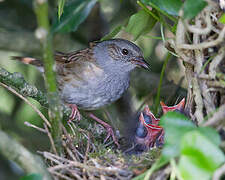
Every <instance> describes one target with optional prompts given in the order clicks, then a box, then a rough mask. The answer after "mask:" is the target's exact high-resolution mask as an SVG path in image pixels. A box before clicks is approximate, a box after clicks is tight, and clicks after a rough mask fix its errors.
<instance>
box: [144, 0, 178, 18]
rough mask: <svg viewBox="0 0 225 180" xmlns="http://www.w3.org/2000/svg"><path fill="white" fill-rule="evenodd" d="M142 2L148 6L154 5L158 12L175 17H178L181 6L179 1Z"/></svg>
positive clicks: (153, 0)
mask: <svg viewBox="0 0 225 180" xmlns="http://www.w3.org/2000/svg"><path fill="white" fill-rule="evenodd" d="M142 2H143V3H145V4H148V5H152V4H154V5H155V6H157V7H158V8H159V9H160V10H162V11H165V12H166V13H168V14H170V15H175V16H178V13H179V10H180V8H181V6H182V1H181V0H166V1H165V0H142Z"/></svg>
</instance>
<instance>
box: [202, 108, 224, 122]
mask: <svg viewBox="0 0 225 180" xmlns="http://www.w3.org/2000/svg"><path fill="white" fill-rule="evenodd" d="M224 119H225V104H224V105H222V106H220V107H219V109H218V111H217V112H215V113H214V114H213V116H212V117H211V118H210V119H209V120H208V121H207V122H205V123H204V124H203V125H202V126H215V125H216V124H218V123H219V122H220V121H222V120H224Z"/></svg>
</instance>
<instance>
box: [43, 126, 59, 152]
mask: <svg viewBox="0 0 225 180" xmlns="http://www.w3.org/2000/svg"><path fill="white" fill-rule="evenodd" d="M44 127H45V130H46V132H47V135H48V138H49V141H50V143H51V146H52V150H53V152H54V153H55V154H58V153H57V151H56V147H55V144H54V141H53V139H52V135H51V133H50V132H49V130H48V127H47V125H46V124H44Z"/></svg>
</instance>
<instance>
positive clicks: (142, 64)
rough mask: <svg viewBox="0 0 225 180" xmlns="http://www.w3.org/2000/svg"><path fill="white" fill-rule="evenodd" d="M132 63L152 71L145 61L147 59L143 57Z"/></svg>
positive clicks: (133, 60) (135, 59)
mask: <svg viewBox="0 0 225 180" xmlns="http://www.w3.org/2000/svg"><path fill="white" fill-rule="evenodd" d="M131 63H133V64H135V65H137V66H139V67H142V68H144V69H150V65H149V64H148V63H147V62H146V61H145V59H144V58H143V57H142V56H140V57H136V58H134V59H132V60H131Z"/></svg>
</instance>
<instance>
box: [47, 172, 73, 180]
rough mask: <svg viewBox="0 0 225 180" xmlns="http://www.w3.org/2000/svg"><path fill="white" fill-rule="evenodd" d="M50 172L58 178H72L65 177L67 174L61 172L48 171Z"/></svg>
mask: <svg viewBox="0 0 225 180" xmlns="http://www.w3.org/2000/svg"><path fill="white" fill-rule="evenodd" d="M49 171H50V170H49ZM50 173H52V174H53V175H56V176H58V177H60V178H63V179H66V180H73V179H72V178H69V177H67V176H65V175H63V174H61V173H58V172H55V171H50Z"/></svg>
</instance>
